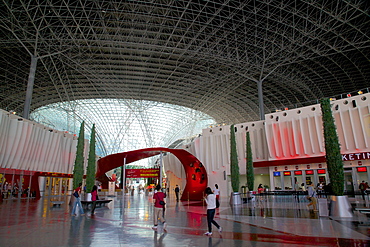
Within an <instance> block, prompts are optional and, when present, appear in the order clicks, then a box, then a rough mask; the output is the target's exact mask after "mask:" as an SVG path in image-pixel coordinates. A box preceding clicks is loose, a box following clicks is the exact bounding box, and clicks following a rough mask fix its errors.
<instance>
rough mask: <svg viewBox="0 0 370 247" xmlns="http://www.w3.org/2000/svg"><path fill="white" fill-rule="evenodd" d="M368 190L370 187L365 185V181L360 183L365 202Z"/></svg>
mask: <svg viewBox="0 0 370 247" xmlns="http://www.w3.org/2000/svg"><path fill="white" fill-rule="evenodd" d="M367 188H368V185H367V184H366V183H365V181H362V183H360V186H359V189H360V191H361V195H362V199H363V200H364V201H365V195H366V190H367Z"/></svg>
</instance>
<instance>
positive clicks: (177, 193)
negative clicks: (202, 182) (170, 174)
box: [175, 184, 180, 202]
mask: <svg viewBox="0 0 370 247" xmlns="http://www.w3.org/2000/svg"><path fill="white" fill-rule="evenodd" d="M175 194H176V201H177V202H178V201H179V194H180V188H179V186H178V185H177V184H176V188H175Z"/></svg>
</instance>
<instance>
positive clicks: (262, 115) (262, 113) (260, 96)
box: [257, 80, 265, 120]
mask: <svg viewBox="0 0 370 247" xmlns="http://www.w3.org/2000/svg"><path fill="white" fill-rule="evenodd" d="M257 87H258V105H259V108H260V120H265V108H264V106H263V91H262V80H261V81H258V82H257Z"/></svg>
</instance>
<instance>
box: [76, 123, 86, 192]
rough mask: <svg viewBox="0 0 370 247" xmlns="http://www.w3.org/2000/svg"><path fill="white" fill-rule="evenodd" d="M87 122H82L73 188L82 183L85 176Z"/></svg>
mask: <svg viewBox="0 0 370 247" xmlns="http://www.w3.org/2000/svg"><path fill="white" fill-rule="evenodd" d="M84 144H85V122H84V121H82V123H81V127H80V134H79V135H78V140H77V151H76V160H75V165H74V168H73V188H77V187H78V185H79V184H80V183H82V180H83V175H84Z"/></svg>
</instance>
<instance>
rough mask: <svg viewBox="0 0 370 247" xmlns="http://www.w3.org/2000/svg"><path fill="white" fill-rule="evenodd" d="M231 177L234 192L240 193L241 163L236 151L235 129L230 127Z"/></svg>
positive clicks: (232, 126)
mask: <svg viewBox="0 0 370 247" xmlns="http://www.w3.org/2000/svg"><path fill="white" fill-rule="evenodd" d="M230 176H231V187H232V189H233V192H239V176H240V173H239V162H238V153H237V150H236V140H235V127H234V125H231V126H230Z"/></svg>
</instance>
